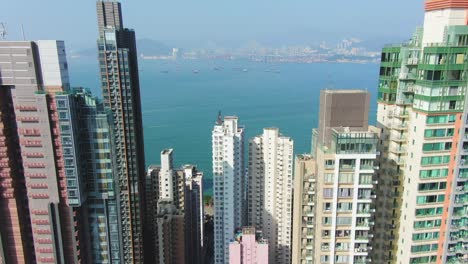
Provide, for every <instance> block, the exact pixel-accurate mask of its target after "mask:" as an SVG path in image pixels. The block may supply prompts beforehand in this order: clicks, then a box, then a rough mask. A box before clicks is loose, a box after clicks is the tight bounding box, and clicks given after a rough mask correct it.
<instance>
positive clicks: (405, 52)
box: [373, 0, 468, 263]
mask: <svg viewBox="0 0 468 264" xmlns="http://www.w3.org/2000/svg"><path fill="white" fill-rule="evenodd" d="M467 11H468V1H465V0H463V1H453V0H428V1H426V4H425V18H424V27H423V28H420V29H418V30H416V33H415V34H414V35H413V38H412V39H411V40H410V41H409V42H408V43H404V44H402V45H394V46H388V47H385V48H384V49H383V51H382V62H381V68H380V81H379V92H378V114H377V123H378V126H379V128H380V129H381V131H382V134H381V136H380V138H381V140H382V141H381V142H382V143H381V144H380V150H381V152H382V154H383V155H382V157H381V161H380V164H381V168H380V181H381V182H379V187H380V190H379V192H380V193H381V197H382V199H380V200H378V208H382V210H380V212H379V213H378V214H377V216H376V217H377V218H376V221H377V223H379V225H377V226H376V234H379V235H378V236H376V238H375V239H376V241H375V244H376V250H375V251H374V256H373V259H374V260H375V261H378V262H380V263H463V262H466V261H467V259H468V251H467V250H468V245H467V242H466V240H467V238H468V235H467V233H466V230H465V228H464V227H465V226H466V223H467V217H468V209H467V208H468V207H467V204H466V197H467V196H466V195H467V194H466V192H467V190H468V187H467V186H468V185H467V181H466V179H467V177H466V173H465V169H464V164H465V162H464V160H465V157H466V156H465V154H464V153H465V150H464V147H465V145H466V144H465V138H466V137H465V134H464V133H465V130H464V129H465V127H466V123H467V119H466V111H467V110H466V109H467V105H466V97H467V96H466V92H467V86H468V85H467V84H468V82H467V75H466V74H467V70H468V68H467V67H468V62H467V58H468V57H467V56H468V40H467V39H468V25H467V22H466V21H467V19H468V17H467ZM383 197H386V199H384V198H383ZM384 208H385V210H384Z"/></svg>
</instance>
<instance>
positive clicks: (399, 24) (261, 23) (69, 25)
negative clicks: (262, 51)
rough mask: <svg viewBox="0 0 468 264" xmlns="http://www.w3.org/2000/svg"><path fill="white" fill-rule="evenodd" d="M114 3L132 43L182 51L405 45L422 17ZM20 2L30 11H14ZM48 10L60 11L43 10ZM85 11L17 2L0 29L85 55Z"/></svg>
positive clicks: (370, 5)
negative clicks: (133, 33)
mask: <svg viewBox="0 0 468 264" xmlns="http://www.w3.org/2000/svg"><path fill="white" fill-rule="evenodd" d="M122 2H123V3H122V4H123V7H124V8H125V9H126V10H128V11H127V14H126V16H125V19H124V20H125V21H124V23H126V24H128V25H132V26H133V27H134V28H138V34H137V38H138V39H144V38H149V39H154V40H156V41H159V42H162V43H165V44H167V45H171V46H180V47H184V48H200V47H240V46H243V45H247V44H248V43H250V42H252V41H256V42H258V43H261V44H264V45H266V46H282V45H300V44H313V43H318V42H320V41H335V40H336V41H338V40H340V39H343V38H352V37H358V38H361V39H363V40H365V41H367V42H371V43H372V42H374V43H376V44H377V45H382V44H383V43H386V42H388V41H390V40H393V41H398V40H399V39H401V40H404V39H406V38H407V36H410V35H411V33H412V29H414V27H416V26H419V25H421V21H422V18H423V12H422V8H421V7H422V6H423V0H416V1H404V0H395V1H393V2H392V4H391V5H388V4H383V3H381V2H374V1H362V0H361V1H352V2H342V1H339V0H331V1H326V2H318V3H317V2H310V1H303V0H299V1H295V2H294V3H290V2H284V3H277V2H275V3H274V4H272V3H271V2H267V1H264V0H262V1H255V2H247V1H245V0H241V1H236V2H230V3H225V2H216V1H214V0H207V1H203V2H184V3H183V4H182V3H181V2H177V1H169V2H152V1H138V2H131V1H122ZM26 4H27V5H28V6H30V8H28V9H27V10H24V12H21V13H20V14H18V12H15V10H19V9H20V8H21V7H22V6H24V5H26ZM401 6H405V7H406V8H400V7H401ZM51 8H54V9H57V10H61V12H49V10H51ZM93 8H94V3H93V2H92V1H90V3H89V4H80V5H76V4H71V3H70V2H67V1H58V0H49V1H47V2H34V1H26V0H18V1H13V2H9V3H8V5H4V6H2V10H1V11H0V17H1V19H0V22H3V23H6V25H7V36H6V39H7V40H21V39H23V37H22V32H21V25H23V28H24V33H25V37H26V39H61V40H64V41H66V43H67V48H68V49H70V50H77V49H85V48H90V47H92V43H94V41H95V38H96V36H97V35H98V32H97V30H96V29H95V27H93V26H94V24H95V23H96V16H95V15H94V14H95V12H94V9H93ZM415 10H417V12H416V13H415ZM79 14H87V16H85V17H83V16H80V15H79ZM356 14H359V15H356ZM397 16H398V19H395V17H397ZM57 21H60V23H57ZM370 22H372V23H370ZM47 28H54V30H46V29H47ZM388 34H391V35H388ZM377 48H378V47H377Z"/></svg>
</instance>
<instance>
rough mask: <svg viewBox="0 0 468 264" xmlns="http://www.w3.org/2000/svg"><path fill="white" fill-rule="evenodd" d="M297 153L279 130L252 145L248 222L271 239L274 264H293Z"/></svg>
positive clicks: (270, 131)
mask: <svg viewBox="0 0 468 264" xmlns="http://www.w3.org/2000/svg"><path fill="white" fill-rule="evenodd" d="M293 152H294V143H293V140H292V139H290V138H288V137H285V136H283V135H281V134H280V133H279V129H278V128H265V129H264V130H263V135H260V136H256V137H254V138H252V139H251V140H250V141H249V180H248V193H247V197H248V220H249V225H250V226H254V227H255V228H257V229H259V230H262V231H263V235H264V237H265V239H268V243H269V260H270V263H272V264H275V263H276V264H289V263H291V235H292V230H291V229H292V224H291V223H292V222H291V221H292V199H293V196H292V187H293V186H292V185H293V183H292V182H293V174H292V170H293V168H292V167H293Z"/></svg>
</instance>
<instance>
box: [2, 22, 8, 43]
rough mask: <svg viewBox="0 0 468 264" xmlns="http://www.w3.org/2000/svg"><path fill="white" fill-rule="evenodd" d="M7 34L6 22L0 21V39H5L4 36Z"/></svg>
mask: <svg viewBox="0 0 468 264" xmlns="http://www.w3.org/2000/svg"><path fill="white" fill-rule="evenodd" d="M6 35H7V29H6V24H5V23H3V22H0V40H5V36H6Z"/></svg>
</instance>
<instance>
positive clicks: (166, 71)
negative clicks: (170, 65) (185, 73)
mask: <svg viewBox="0 0 468 264" xmlns="http://www.w3.org/2000/svg"><path fill="white" fill-rule="evenodd" d="M161 73H169V70H163V71H161Z"/></svg>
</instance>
